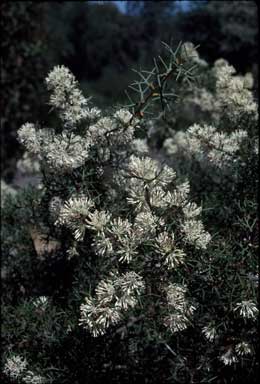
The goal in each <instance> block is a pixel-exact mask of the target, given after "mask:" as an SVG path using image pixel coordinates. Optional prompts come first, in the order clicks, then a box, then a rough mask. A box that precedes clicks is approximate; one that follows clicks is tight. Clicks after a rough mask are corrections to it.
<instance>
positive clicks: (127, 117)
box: [18, 66, 138, 172]
mask: <svg viewBox="0 0 260 384" xmlns="http://www.w3.org/2000/svg"><path fill="white" fill-rule="evenodd" d="M46 84H47V88H48V89H49V90H50V91H51V95H50V104H51V105H52V106H53V107H55V108H56V109H57V110H58V112H59V116H60V117H61V119H62V121H63V123H64V126H63V128H64V130H63V132H62V133H61V134H57V133H56V132H55V130H54V129H47V128H44V129H40V128H38V127H36V126H35V125H34V124H31V123H25V124H23V125H22V127H21V128H20V129H19V130H18V139H19V141H20V142H21V143H22V144H23V145H24V146H25V148H26V150H27V151H28V152H29V153H30V155H37V156H38V160H40V161H44V162H46V163H47V165H48V167H49V168H51V169H54V170H55V171H59V172H68V171H72V170H74V169H76V168H78V167H80V166H82V165H83V164H84V163H85V161H86V160H87V159H89V158H90V151H91V149H93V147H95V148H96V151H97V152H98V158H99V159H100V160H102V161H107V160H110V158H111V157H112V156H114V155H115V152H116V150H115V148H118V150H119V151H120V152H121V153H122V150H123V149H124V150H129V149H130V147H131V145H132V140H133V135H134V129H135V126H136V125H137V122H138V120H137V119H136V118H133V115H132V114H131V113H130V112H129V111H128V110H127V109H124V108H121V109H119V110H117V111H116V112H115V113H114V115H113V116H111V117H101V112H100V111H99V110H98V109H97V108H89V107H88V100H87V99H85V98H84V96H83V95H82V93H81V91H80V90H79V89H78V82H77V81H76V80H75V77H74V75H73V74H72V73H71V72H70V71H69V70H68V69H67V68H66V67H64V66H56V67H54V69H53V70H52V71H51V72H50V73H49V75H48V76H47V78H46ZM81 121H86V122H87V123H88V124H87V125H86V127H85V131H84V132H83V133H81V134H75V133H73V132H72V130H73V129H77V123H80V122H81ZM108 142H109V145H108ZM27 163H28V161H27Z"/></svg>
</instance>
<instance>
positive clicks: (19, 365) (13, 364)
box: [3, 355, 28, 379]
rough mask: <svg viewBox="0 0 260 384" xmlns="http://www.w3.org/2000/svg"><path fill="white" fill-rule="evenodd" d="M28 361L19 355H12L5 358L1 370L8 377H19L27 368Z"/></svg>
mask: <svg viewBox="0 0 260 384" xmlns="http://www.w3.org/2000/svg"><path fill="white" fill-rule="evenodd" d="M27 365H28V362H27V360H26V359H25V358H23V357H21V356H19V355H13V356H11V357H9V358H8V359H7V360H6V363H5V365H4V369H3V372H4V374H5V375H6V376H8V377H10V379H20V378H21V376H22V375H23V374H24V372H25V370H26V368H27Z"/></svg>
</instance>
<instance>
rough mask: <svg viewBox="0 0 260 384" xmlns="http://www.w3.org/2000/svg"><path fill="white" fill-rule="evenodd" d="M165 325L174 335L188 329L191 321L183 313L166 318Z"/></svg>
mask: <svg viewBox="0 0 260 384" xmlns="http://www.w3.org/2000/svg"><path fill="white" fill-rule="evenodd" d="M163 324H164V326H165V327H166V328H168V329H169V330H170V331H171V332H172V333H176V332H181V331H183V330H184V329H186V328H187V327H188V325H189V321H188V319H187V318H186V316H184V315H183V314H181V313H172V314H169V315H167V316H165V318H164V320H163Z"/></svg>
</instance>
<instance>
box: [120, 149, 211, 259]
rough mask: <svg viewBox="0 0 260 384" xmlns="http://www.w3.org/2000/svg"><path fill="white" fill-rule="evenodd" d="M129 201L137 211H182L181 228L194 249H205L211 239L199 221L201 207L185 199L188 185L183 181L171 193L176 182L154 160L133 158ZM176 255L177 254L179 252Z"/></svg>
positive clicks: (171, 171)
mask: <svg viewBox="0 0 260 384" xmlns="http://www.w3.org/2000/svg"><path fill="white" fill-rule="evenodd" d="M126 177H128V179H127V180H128V183H127V187H126V188H127V191H128V194H129V197H128V198H127V200H128V202H129V203H130V204H132V205H134V206H135V208H136V210H137V212H142V211H150V210H151V208H153V207H159V208H163V209H165V210H166V209H167V210H169V209H170V208H172V207H180V208H182V211H183V215H184V221H183V223H182V225H181V228H182V231H183V234H184V236H185V240H186V242H188V243H191V244H193V245H195V247H196V248H202V249H205V248H206V247H207V244H208V243H209V241H210V239H211V236H210V234H209V233H208V232H206V231H205V230H204V228H203V224H202V222H201V221H200V220H199V219H198V216H199V215H200V213H201V208H200V207H197V205H196V204H195V203H190V202H189V200H188V194H189V183H188V182H184V183H182V184H180V185H177V186H176V187H175V189H174V190H173V191H170V185H171V183H172V182H173V181H174V180H175V178H176V174H175V172H174V171H173V170H172V169H171V168H170V167H168V166H164V167H161V168H160V167H159V164H158V162H157V161H155V160H153V159H150V158H138V157H136V156H132V157H131V158H130V161H129V165H128V170H127V175H126ZM178 252H179V251H178Z"/></svg>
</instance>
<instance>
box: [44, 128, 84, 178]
mask: <svg viewBox="0 0 260 384" xmlns="http://www.w3.org/2000/svg"><path fill="white" fill-rule="evenodd" d="M89 145H90V143H89V142H88V141H87V140H86V139H84V138H82V137H81V136H79V135H74V134H73V133H70V134H69V135H67V134H66V133H65V132H63V133H62V134H61V135H54V136H53V139H52V141H50V142H48V143H44V144H43V154H44V158H45V159H46V161H47V163H48V164H49V166H51V167H53V168H55V169H58V170H59V171H63V170H64V171H68V170H71V169H75V168H78V167H80V166H82V165H83V164H84V163H85V161H86V160H87V159H88V155H89Z"/></svg>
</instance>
